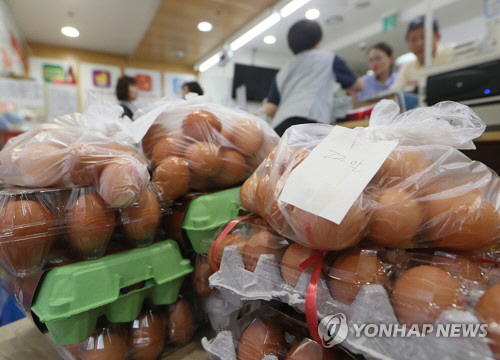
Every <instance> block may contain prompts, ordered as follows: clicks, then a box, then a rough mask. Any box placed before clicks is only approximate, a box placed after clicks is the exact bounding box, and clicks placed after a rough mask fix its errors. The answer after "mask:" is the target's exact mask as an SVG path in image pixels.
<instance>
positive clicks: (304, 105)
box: [265, 20, 363, 136]
mask: <svg viewBox="0 0 500 360" xmlns="http://www.w3.org/2000/svg"><path fill="white" fill-rule="evenodd" d="M322 36H323V32H322V30H321V26H320V25H319V23H317V22H316V21H312V20H300V21H298V22H296V23H295V24H293V25H292V27H291V28H290V29H289V30H288V46H289V47H290V49H291V50H292V52H293V53H294V54H295V56H294V58H293V59H292V60H290V61H289V62H288V63H287V64H285V66H284V67H283V68H282V69H281V70H280V71H279V72H278V74H277V75H276V78H275V80H274V82H273V84H272V85H271V89H270V90H269V94H268V97H267V103H266V105H265V111H266V113H267V115H268V116H270V117H273V121H272V126H273V127H274V129H275V130H276V132H277V133H278V135H280V136H281V135H283V133H284V132H285V130H286V129H288V128H289V127H290V126H293V125H298V124H307V123H316V122H320V123H326V124H330V123H331V120H332V110H333V94H334V90H335V87H336V83H337V82H338V83H340V85H341V86H342V88H344V89H346V90H347V92H349V93H350V94H353V93H355V92H358V91H361V90H362V89H363V84H362V83H361V81H360V80H359V79H358V78H357V77H356V75H355V74H354V72H353V71H352V70H351V69H350V68H349V67H348V66H347V64H346V63H345V61H344V60H343V59H342V58H341V57H339V56H337V55H335V54H334V53H332V52H328V51H322V50H319V43H320V41H321V38H322Z"/></svg>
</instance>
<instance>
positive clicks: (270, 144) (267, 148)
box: [250, 135, 279, 165]
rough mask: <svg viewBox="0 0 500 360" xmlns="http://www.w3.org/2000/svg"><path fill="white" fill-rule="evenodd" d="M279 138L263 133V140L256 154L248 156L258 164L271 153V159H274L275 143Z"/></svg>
mask: <svg viewBox="0 0 500 360" xmlns="http://www.w3.org/2000/svg"><path fill="white" fill-rule="evenodd" d="M278 140H279V138H278V137H277V136H276V137H274V136H270V135H264V141H263V143H262V146H261V147H260V149H259V151H258V152H257V154H255V155H253V156H251V157H250V158H252V159H255V160H254V164H256V165H259V164H260V163H261V162H262V161H263V160H264V159H265V158H266V157H267V156H268V155H270V154H271V153H273V155H272V160H274V155H275V149H276V145H277V144H278Z"/></svg>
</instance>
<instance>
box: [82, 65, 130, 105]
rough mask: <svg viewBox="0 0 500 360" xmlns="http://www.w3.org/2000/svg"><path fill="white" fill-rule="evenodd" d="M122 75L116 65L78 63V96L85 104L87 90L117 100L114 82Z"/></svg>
mask: <svg viewBox="0 0 500 360" xmlns="http://www.w3.org/2000/svg"><path fill="white" fill-rule="evenodd" d="M121 75H122V72H121V69H120V68H119V67H118V66H111V65H103V64H94V63H80V79H81V81H80V96H81V98H82V104H85V101H86V100H87V96H88V93H89V91H91V92H93V93H94V94H96V95H98V96H104V97H106V98H109V99H111V100H114V101H117V99H116V95H115V88H116V82H117V81H118V79H119V78H120V76H121Z"/></svg>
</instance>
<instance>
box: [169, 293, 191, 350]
mask: <svg viewBox="0 0 500 360" xmlns="http://www.w3.org/2000/svg"><path fill="white" fill-rule="evenodd" d="M167 312H168V313H167V323H166V329H167V332H168V337H169V339H171V340H172V341H173V342H174V343H175V344H177V345H184V344H186V343H187V342H189V340H191V337H192V336H193V333H194V330H195V316H194V311H193V307H192V306H191V304H190V303H189V302H188V301H186V300H179V301H177V302H176V303H175V304H172V305H170V306H169V307H168V310H167Z"/></svg>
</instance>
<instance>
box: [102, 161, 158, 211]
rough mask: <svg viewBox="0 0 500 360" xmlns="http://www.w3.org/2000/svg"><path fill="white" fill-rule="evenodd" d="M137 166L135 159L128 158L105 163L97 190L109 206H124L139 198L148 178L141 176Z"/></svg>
mask: <svg viewBox="0 0 500 360" xmlns="http://www.w3.org/2000/svg"><path fill="white" fill-rule="evenodd" d="M139 166H140V165H139V163H138V162H137V161H132V160H129V159H120V160H116V161H114V162H112V163H110V164H108V165H106V167H105V168H104V170H103V171H102V172H101V176H100V177H99V186H98V192H99V195H101V197H102V198H103V200H104V201H105V202H106V203H107V204H108V205H109V206H111V207H115V208H120V207H126V206H130V205H132V204H133V203H134V202H136V201H137V200H139V196H140V195H141V192H142V190H143V188H144V186H145V185H147V182H149V178H148V179H142V178H141V174H140V173H139V171H140V168H139ZM144 171H146V169H145V168H144ZM146 181H147V182H146Z"/></svg>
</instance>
